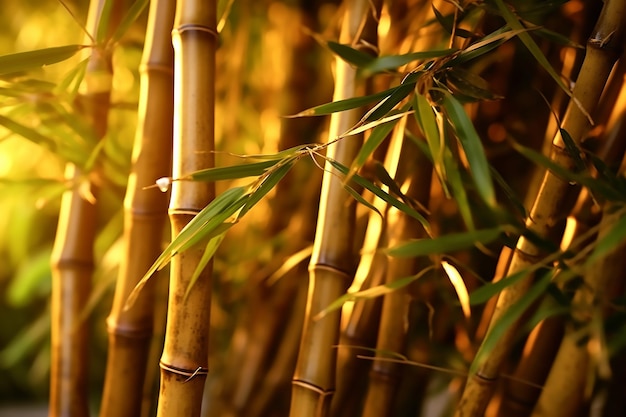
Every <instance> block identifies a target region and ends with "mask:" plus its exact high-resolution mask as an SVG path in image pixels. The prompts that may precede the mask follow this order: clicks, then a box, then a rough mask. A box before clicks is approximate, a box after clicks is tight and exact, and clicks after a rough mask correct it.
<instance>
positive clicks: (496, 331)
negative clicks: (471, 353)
mask: <svg viewBox="0 0 626 417" xmlns="http://www.w3.org/2000/svg"><path fill="white" fill-rule="evenodd" d="M551 278H552V271H548V272H547V273H545V274H544V275H543V276H542V277H541V279H540V280H539V281H537V282H536V283H535V284H534V285H533V286H532V287H531V288H530V290H529V291H528V292H527V293H526V294H524V296H522V298H520V300H519V301H518V302H517V303H515V304H514V305H513V306H511V307H510V308H509V309H508V310H507V311H506V312H505V313H504V314H503V315H502V317H501V318H500V320H498V322H497V323H495V324H494V325H493V327H492V328H491V329H490V330H489V332H488V333H487V336H486V337H485V339H484V340H483V343H482V344H481V345H480V349H479V350H478V352H477V353H476V356H475V357H474V361H473V362H472V365H471V366H470V374H474V373H476V371H477V370H478V368H479V367H480V365H481V364H482V362H483V361H484V359H485V358H486V357H487V356H489V354H490V353H491V351H492V350H493V348H494V347H495V346H496V345H497V343H498V341H499V340H500V338H501V337H502V335H503V334H504V333H505V332H506V331H507V330H508V329H510V328H511V326H512V325H513V324H514V323H515V322H516V321H517V320H518V319H519V318H520V317H521V316H522V314H524V312H525V311H526V310H527V309H528V307H530V305H531V304H532V303H533V302H534V301H535V300H536V299H537V298H539V297H540V296H541V295H543V294H544V293H545V291H546V289H547V288H548V286H549V285H550V281H551Z"/></svg>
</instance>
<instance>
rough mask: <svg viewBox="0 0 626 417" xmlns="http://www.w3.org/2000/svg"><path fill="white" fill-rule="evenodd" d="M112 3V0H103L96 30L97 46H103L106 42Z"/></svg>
mask: <svg viewBox="0 0 626 417" xmlns="http://www.w3.org/2000/svg"><path fill="white" fill-rule="evenodd" d="M113 3H114V1H113V0H105V1H104V5H103V6H102V10H101V11H100V19H99V20H98V26H97V29H96V42H97V43H98V45H104V44H105V43H106V41H107V32H108V31H109V21H110V20H111V12H112V11H113Z"/></svg>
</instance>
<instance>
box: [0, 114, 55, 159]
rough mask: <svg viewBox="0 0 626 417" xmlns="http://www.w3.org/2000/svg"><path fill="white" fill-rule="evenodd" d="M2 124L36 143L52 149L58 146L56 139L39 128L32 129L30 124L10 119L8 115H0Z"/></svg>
mask: <svg viewBox="0 0 626 417" xmlns="http://www.w3.org/2000/svg"><path fill="white" fill-rule="evenodd" d="M0 125H2V126H4V127H5V128H7V129H8V130H10V131H11V132H13V133H15V134H18V135H20V136H22V137H23V138H25V139H28V140H29V141H31V142H33V143H36V144H37V145H42V146H45V147H47V148H48V149H50V150H51V151H54V150H56V148H57V144H56V143H55V142H54V140H52V139H50V138H49V137H47V136H45V135H42V134H41V133H40V132H39V131H38V130H36V129H32V128H30V127H28V126H24V125H23V124H20V123H18V122H16V121H14V120H11V119H9V118H8V117H4V116H2V115H0Z"/></svg>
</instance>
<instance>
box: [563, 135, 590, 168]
mask: <svg viewBox="0 0 626 417" xmlns="http://www.w3.org/2000/svg"><path fill="white" fill-rule="evenodd" d="M559 133H560V134H561V138H563V143H565V149H567V152H568V153H569V155H570V157H571V158H572V160H573V161H574V165H575V166H576V170H577V171H584V170H585V168H587V165H586V164H585V161H583V158H582V152H581V150H580V148H579V147H578V145H576V142H574V139H572V137H571V136H570V134H569V133H567V131H566V130H565V129H563V128H559Z"/></svg>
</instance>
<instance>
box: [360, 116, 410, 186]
mask: <svg viewBox="0 0 626 417" xmlns="http://www.w3.org/2000/svg"><path fill="white" fill-rule="evenodd" d="M397 122H398V120H397V119H396V120H392V121H390V122H387V123H383V124H380V125H378V126H376V127H375V128H374V129H373V130H372V133H371V134H370V135H369V137H368V138H367V140H366V141H365V143H364V144H363V146H362V147H361V149H360V150H359V153H358V154H357V156H356V158H354V161H353V162H352V165H351V166H350V174H348V177H350V176H351V175H352V174H354V173H356V172H357V171H358V170H359V169H361V167H362V166H363V164H365V161H367V158H369V157H370V155H371V154H373V153H374V151H375V150H376V149H377V148H378V146H380V144H381V143H382V142H383V141H384V140H385V139H386V138H387V136H388V135H389V133H390V132H391V131H392V130H393V128H394V126H395V125H396V123H397Z"/></svg>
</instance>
